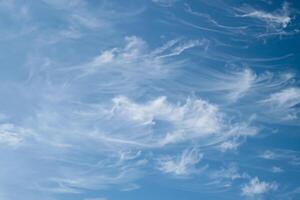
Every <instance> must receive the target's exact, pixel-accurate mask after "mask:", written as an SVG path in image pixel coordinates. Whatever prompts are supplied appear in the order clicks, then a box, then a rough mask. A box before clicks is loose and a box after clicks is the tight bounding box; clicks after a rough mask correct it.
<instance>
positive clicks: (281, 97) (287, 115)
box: [261, 87, 300, 121]
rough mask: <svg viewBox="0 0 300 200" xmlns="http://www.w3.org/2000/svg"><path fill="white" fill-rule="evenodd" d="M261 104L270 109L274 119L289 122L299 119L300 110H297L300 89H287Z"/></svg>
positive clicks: (299, 101) (274, 94) (299, 100)
mask: <svg viewBox="0 0 300 200" xmlns="http://www.w3.org/2000/svg"><path fill="white" fill-rule="evenodd" d="M261 103H263V104H265V105H267V106H268V107H270V110H269V112H270V113H271V114H273V117H276V118H279V119H281V120H285V121H289V120H296V119H298V113H299V110H298V109H297V108H295V106H296V105H298V104H299V103H300V89H299V88H296V87H291V88H286V89H283V90H281V91H279V92H276V93H273V94H271V95H270V97H269V98H267V99H265V100H262V101H261Z"/></svg>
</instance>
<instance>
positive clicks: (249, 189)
mask: <svg viewBox="0 0 300 200" xmlns="http://www.w3.org/2000/svg"><path fill="white" fill-rule="evenodd" d="M277 188H278V184H277V183H275V182H272V183H268V182H265V181H260V180H259V179H258V178H257V177H255V178H252V179H251V180H250V181H249V183H248V184H246V185H244V186H243V187H242V195H244V196H249V197H253V196H256V195H262V194H264V193H267V192H269V191H275V190H277Z"/></svg>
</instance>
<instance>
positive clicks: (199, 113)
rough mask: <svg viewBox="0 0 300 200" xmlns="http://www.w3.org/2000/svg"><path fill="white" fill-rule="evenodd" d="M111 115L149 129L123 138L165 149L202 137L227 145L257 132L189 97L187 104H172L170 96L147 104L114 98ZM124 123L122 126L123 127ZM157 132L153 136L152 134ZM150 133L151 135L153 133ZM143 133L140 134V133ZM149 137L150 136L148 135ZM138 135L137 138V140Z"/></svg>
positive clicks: (214, 108) (203, 102)
mask: <svg viewBox="0 0 300 200" xmlns="http://www.w3.org/2000/svg"><path fill="white" fill-rule="evenodd" d="M109 113H110V114H109V116H110V117H113V118H114V119H116V118H118V119H119V120H120V121H121V124H123V123H125V122H126V121H127V124H128V123H129V124H130V123H134V124H135V125H132V126H134V127H137V125H138V126H139V127H141V128H144V129H145V130H144V131H143V132H144V135H143V138H141V136H142V134H141V133H139V134H131V135H128V137H126V138H123V139H125V140H128V139H129V138H134V141H131V143H132V144H133V143H137V144H144V145H145V146H146V145H150V146H157V147H159V146H164V145H167V144H172V143H178V142H185V141H189V140H191V139H199V138H202V141H200V140H198V141H199V142H202V143H203V144H204V145H209V144H214V143H216V144H217V143H219V142H225V141H227V140H228V139H230V138H231V137H233V138H235V140H237V139H238V138H239V137H246V136H253V135H255V134H256V133H257V129H255V128H253V127H249V126H248V125H247V124H246V123H235V124H231V123H230V122H227V121H226V117H225V114H223V113H222V112H220V111H219V109H218V107H217V106H216V105H213V104H210V103H209V102H207V101H204V100H202V99H190V98H188V99H187V100H186V102H185V104H180V103H177V104H175V103H170V102H169V101H168V100H167V98H166V97H158V98H156V99H154V100H151V101H148V102H145V103H136V102H133V101H131V100H129V99H128V98H126V97H124V96H119V97H116V98H114V99H113V107H112V109H111V111H110V112H109ZM161 122H163V123H166V128H164V129H162V130H156V129H155V126H156V124H157V123H161ZM121 124H120V125H121ZM151 130H152V131H154V130H155V132H153V133H152V131H151ZM149 131H150V132H149ZM139 132H140V131H139ZM145 134H146V135H145ZM134 136H136V137H134ZM228 145H229V141H228V142H227V143H224V144H223V145H221V146H222V147H223V149H225V147H226V148H227V149H228V148H231V149H233V148H234V147H237V145H233V144H232V145H231V146H228Z"/></svg>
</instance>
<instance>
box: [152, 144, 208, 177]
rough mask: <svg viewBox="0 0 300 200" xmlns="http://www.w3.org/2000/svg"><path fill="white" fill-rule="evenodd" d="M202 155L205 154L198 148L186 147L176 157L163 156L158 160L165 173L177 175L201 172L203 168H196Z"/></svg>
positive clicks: (161, 169) (159, 166) (160, 168)
mask: <svg viewBox="0 0 300 200" xmlns="http://www.w3.org/2000/svg"><path fill="white" fill-rule="evenodd" d="M202 157H203V154H202V153H200V152H199V151H198V150H197V149H195V148H193V149H186V150H184V151H183V152H182V153H181V155H178V156H176V157H171V156H165V157H161V158H160V159H159V160H158V169H159V170H160V171H162V172H164V173H169V174H173V175H175V176H184V175H190V174H192V173H199V172H200V171H202V170H203V169H198V168H196V165H197V164H198V163H199V162H200V161H201V159H202Z"/></svg>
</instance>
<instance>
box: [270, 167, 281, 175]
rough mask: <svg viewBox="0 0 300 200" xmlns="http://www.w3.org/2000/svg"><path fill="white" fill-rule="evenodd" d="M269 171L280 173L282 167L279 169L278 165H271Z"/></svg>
mask: <svg viewBox="0 0 300 200" xmlns="http://www.w3.org/2000/svg"><path fill="white" fill-rule="evenodd" d="M271 171H272V172H273V173H281V172H283V169H281V168H280V167H277V166H273V167H272V168H271Z"/></svg>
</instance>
